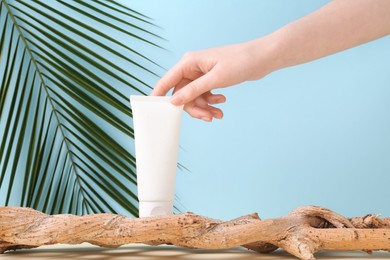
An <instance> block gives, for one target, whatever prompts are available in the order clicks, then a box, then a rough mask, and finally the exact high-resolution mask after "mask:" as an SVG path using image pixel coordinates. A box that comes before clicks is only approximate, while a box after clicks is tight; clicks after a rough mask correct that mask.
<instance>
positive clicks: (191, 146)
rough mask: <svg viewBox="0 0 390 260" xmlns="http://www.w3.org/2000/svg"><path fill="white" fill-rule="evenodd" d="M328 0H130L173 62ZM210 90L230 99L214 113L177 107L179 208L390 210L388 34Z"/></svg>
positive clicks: (160, 57) (221, 212) (227, 211)
mask: <svg viewBox="0 0 390 260" xmlns="http://www.w3.org/2000/svg"><path fill="white" fill-rule="evenodd" d="M123 2H125V1H123ZM327 2H328V1H303V0H300V1H298V0H294V1H284V0H279V1H275V0H272V1H271V0H267V1H265V0H263V1H258V0H240V1H238V0H230V1H228V0H223V1H222V0H219V1H207V0H200V1H199V0H197V1H182V0H165V1H161V0H146V1H145V0H142V1H132V2H131V3H128V5H129V6H131V7H132V8H134V9H135V10H138V11H140V12H141V13H143V14H146V15H149V16H150V17H152V18H154V19H155V23H156V24H158V25H160V26H161V27H162V28H163V29H162V30H161V31H160V34H161V35H162V36H163V37H165V38H167V39H168V41H167V42H165V43H163V45H164V47H166V48H167V49H168V50H169V51H168V52H166V51H162V50H156V49H153V51H151V50H149V51H150V53H151V58H152V59H154V60H155V61H157V62H159V63H160V64H161V65H163V66H164V67H166V68H170V67H171V66H173V65H174V64H175V63H176V62H177V61H178V60H179V59H180V58H181V56H182V55H183V54H184V53H185V52H187V51H189V50H196V49H203V48H210V47H215V46H219V45H223V44H230V43H236V42H242V41H247V40H250V39H254V38H258V37H261V36H264V35H266V34H268V33H270V32H272V31H274V30H276V29H277V28H280V27H281V26H283V25H285V24H287V23H289V22H291V21H293V20H295V19H298V18H300V17H302V16H304V15H306V14H308V13H310V12H312V11H314V10H316V9H317V8H320V7H321V6H322V5H324V4H325V3H327ZM150 81H151V84H154V83H155V82H157V79H150ZM218 92H220V93H223V94H225V95H226V96H227V103H226V104H224V105H222V106H221V107H222V108H223V109H224V112H225V117H224V119H223V120H221V121H218V120H216V121H214V122H213V123H211V124H210V123H205V122H201V121H199V120H194V119H192V118H190V117H189V116H188V115H187V114H185V115H184V120H183V125H182V135H181V147H182V149H181V150H180V158H179V161H180V162H181V163H183V164H184V165H185V166H186V167H187V168H189V169H190V171H191V172H186V171H182V172H179V173H178V177H177V195H178V197H179V199H180V202H181V204H182V205H183V206H184V210H188V211H193V212H196V213H198V214H202V215H207V216H210V217H215V218H221V219H230V218H234V217H238V216H241V215H244V214H247V213H252V212H259V213H260V216H261V217H265V218H268V217H277V216H280V215H285V214H287V213H288V212H289V211H290V210H292V209H294V208H296V207H299V206H303V205H319V206H324V207H328V208H330V209H333V210H335V211H337V212H339V213H341V214H344V215H347V216H357V215H362V214H366V213H382V214H383V215H385V216H390V205H389V198H390V188H389V184H390V174H389V172H390V160H389V157H390V117H389V114H390V38H389V37H385V38H382V39H380V40H377V41H375V42H371V43H369V44H365V45H362V46H360V47H357V48H353V49H351V50H348V51H345V52H342V53H339V54H336V55H332V56H330V57H327V58H323V59H321V60H317V61H314V62H311V63H307V64H304V65H300V66H296V67H292V68H288V69H284V70H281V71H278V72H275V73H273V74H271V75H269V76H267V77H266V78H264V79H262V80H260V81H255V82H247V83H244V84H240V85H239V86H236V87H233V88H229V89H224V90H220V91H218Z"/></svg>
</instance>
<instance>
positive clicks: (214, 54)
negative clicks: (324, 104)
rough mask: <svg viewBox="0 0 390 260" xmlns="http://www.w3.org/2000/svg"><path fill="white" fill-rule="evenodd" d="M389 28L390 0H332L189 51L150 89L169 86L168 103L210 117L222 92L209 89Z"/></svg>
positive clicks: (217, 112)
mask: <svg viewBox="0 0 390 260" xmlns="http://www.w3.org/2000/svg"><path fill="white" fill-rule="evenodd" d="M389 34H390V0H334V1H332V2H330V3H329V4H327V5H325V6H323V7H322V8H320V9H318V10H317V11H315V12H313V13H311V14H309V15H307V16H305V17H303V18H301V19H299V20H296V21H294V22H292V23H290V24H288V25H286V26H284V27H282V28H280V29H279V30H277V31H275V32H273V33H271V34H269V35H266V36H264V37H261V38H259V39H256V40H253V41H249V42H244V43H239V44H234V45H229V46H222V47H217V48H213V49H207V50H200V51H192V52H188V53H187V54H185V55H184V57H183V58H182V59H181V60H180V61H179V62H178V63H177V64H176V65H175V66H174V67H173V68H172V69H170V70H169V71H168V72H167V73H166V74H165V75H164V76H163V77H162V78H161V79H160V80H159V81H158V82H157V84H156V86H155V88H154V90H153V92H152V94H151V95H154V96H162V95H166V94H167V92H168V91H169V90H170V89H172V88H173V96H172V98H171V103H172V104H174V105H184V110H185V111H186V112H187V113H188V114H190V115H191V116H192V117H194V118H198V119H202V120H204V121H206V122H211V121H212V119H213V118H217V119H221V118H222V117H223V112H222V110H221V109H220V108H217V107H215V106H214V105H216V104H220V103H224V102H225V101H226V98H225V96H224V95H221V94H214V93H211V90H213V89H218V88H224V87H229V86H233V85H236V84H239V83H241V82H244V81H249V80H258V79H261V78H263V77H264V76H266V75H267V74H269V73H271V72H274V71H276V70H279V69H282V68H285V67H289V66H294V65H298V64H302V63H305V62H309V61H312V60H315V59H318V58H321V57H325V56H328V55H331V54H334V53H337V52H340V51H343V50H345V49H348V48H352V47H355V46H357V45H360V44H363V43H366V42H369V41H372V40H375V39H378V38H381V37H383V36H386V35H389Z"/></svg>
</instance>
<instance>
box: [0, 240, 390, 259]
mask: <svg viewBox="0 0 390 260" xmlns="http://www.w3.org/2000/svg"><path fill="white" fill-rule="evenodd" d="M69 258H75V259H99V260H111V259H112V260H124V259H131V260H136V259H141V260H171V259H178V260H181V259H183V260H191V259H193V260H196V259H242V260H250V259H258V260H277V259H297V258H295V257H293V256H291V255H289V254H288V253H286V252H285V251H283V250H277V251H275V252H273V253H271V254H258V253H255V252H253V251H249V250H247V249H244V248H234V249H229V250H203V249H185V248H180V247H175V246H147V245H142V244H131V245H125V246H122V247H120V248H116V249H108V248H101V247H96V246H92V245H90V244H87V243H84V244H81V245H54V246H42V247H39V248H34V249H25V250H18V251H15V252H7V253H5V254H2V255H0V260H11V259H32V260H34V259H37V260H45V259H53V260H54V259H56V260H57V259H69ZM316 258H317V259H359V260H361V259H390V253H389V252H375V253H373V254H372V255H368V254H366V253H364V252H360V251H328V252H319V253H317V254H316Z"/></svg>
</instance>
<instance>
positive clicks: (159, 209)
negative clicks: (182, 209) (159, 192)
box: [139, 201, 173, 218]
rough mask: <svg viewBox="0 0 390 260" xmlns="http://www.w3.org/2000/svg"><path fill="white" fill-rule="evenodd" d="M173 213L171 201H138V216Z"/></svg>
mask: <svg viewBox="0 0 390 260" xmlns="http://www.w3.org/2000/svg"><path fill="white" fill-rule="evenodd" d="M163 215H173V201H140V202H139V217H140V218H145V217H152V216H163Z"/></svg>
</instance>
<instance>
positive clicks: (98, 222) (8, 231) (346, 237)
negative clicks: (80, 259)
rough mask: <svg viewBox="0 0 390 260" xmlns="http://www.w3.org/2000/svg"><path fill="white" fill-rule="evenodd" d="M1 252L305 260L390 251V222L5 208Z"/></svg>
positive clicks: (298, 214)
mask: <svg viewBox="0 0 390 260" xmlns="http://www.w3.org/2000/svg"><path fill="white" fill-rule="evenodd" d="M0 224H1V226H0V253H4V252H5V251H8V250H16V249H21V248H33V247H38V246H41V245H51V244H57V243H62V244H79V243H82V242H89V243H91V244H94V245H98V246H102V247H119V246H121V245H124V244H130V243H144V244H149V245H160V244H173V245H176V246H181V247H187V248H203V249H224V248H232V247H237V246H243V247H246V248H248V249H251V250H254V251H257V252H262V253H265V252H271V251H273V250H275V249H277V248H279V247H280V248H283V249H284V250H286V251H288V252H289V253H291V254H293V255H295V256H296V257H298V258H301V259H315V258H314V253H316V252H318V251H320V250H324V249H326V250H364V251H367V252H370V251H373V250H386V251H389V250H390V218H385V219H381V218H379V216H378V215H371V214H369V215H366V216H363V217H356V218H349V219H348V218H345V217H343V216H341V215H339V214H337V213H335V212H333V211H330V210H328V209H325V208H321V207H315V206H306V207H301V208H298V209H296V210H294V211H292V212H291V213H290V214H288V215H287V216H285V217H280V218H274V219H266V220H260V218H259V217H258V215H257V214H256V213H254V214H250V215H247V216H243V217H240V218H237V219H233V220H230V221H226V222H224V221H220V220H216V219H211V218H207V217H203V216H199V215H195V214H193V213H184V214H180V215H174V216H159V217H150V218H127V217H125V216H121V215H115V214H92V215H85V216H74V215H67V214H61V215H53V216H49V215H46V214H43V213H41V212H38V211H36V210H33V209H30V208H19V207H0Z"/></svg>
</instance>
